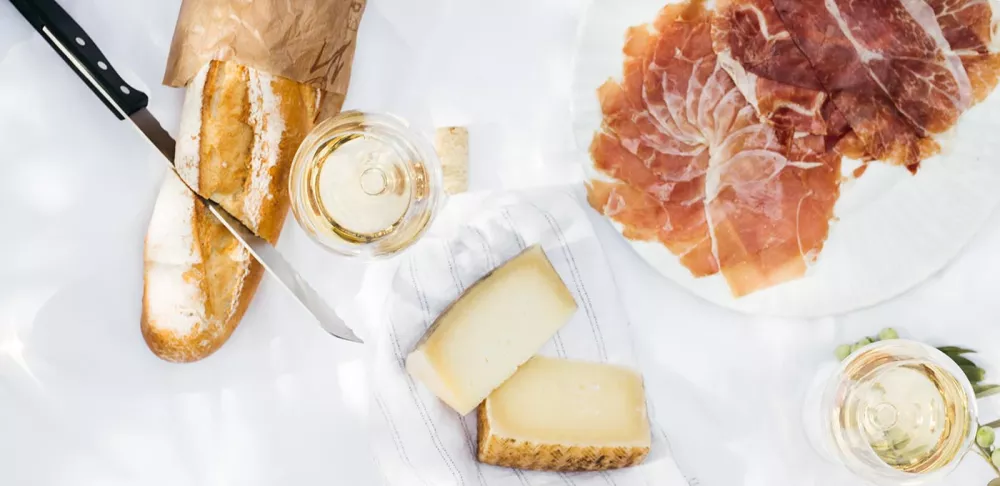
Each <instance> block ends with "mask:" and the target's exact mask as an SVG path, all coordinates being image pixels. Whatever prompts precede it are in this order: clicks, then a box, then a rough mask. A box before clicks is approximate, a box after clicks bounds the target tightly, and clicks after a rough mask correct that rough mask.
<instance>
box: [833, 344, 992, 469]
mask: <svg viewBox="0 0 1000 486" xmlns="http://www.w3.org/2000/svg"><path fill="white" fill-rule="evenodd" d="M820 400H821V401H820V414H819V420H820V428H821V431H820V439H821V440H822V441H823V442H824V444H822V446H823V447H824V449H826V450H828V451H829V452H831V453H832V454H834V455H835V456H836V457H837V458H838V459H839V460H840V462H843V464H844V465H845V466H847V468H848V469H850V470H851V471H852V472H854V473H855V474H856V475H858V476H860V477H862V478H864V479H866V480H869V481H871V482H874V483H876V484H882V485H913V484H920V483H923V482H925V481H928V480H931V479H935V478H940V477H941V476H944V475H945V474H947V473H948V472H950V471H951V470H952V469H953V468H954V467H955V466H956V465H957V464H958V462H959V461H960V460H961V458H962V457H963V456H964V455H965V453H966V452H968V451H969V450H970V447H971V445H972V442H973V440H974V439H975V435H976V415H977V411H976V401H975V393H974V392H973V390H972V385H971V384H970V383H969V381H968V379H967V378H966V377H965V374H964V373H962V370H961V368H960V367H959V366H958V365H957V364H956V363H955V362H954V361H952V360H951V358H949V357H948V356H946V355H945V354H944V353H942V352H941V351H938V350H937V349H935V348H933V347H931V346H928V345H926V344H922V343H919V342H916V341H909V340H903V339H893V340H887V341H880V342H877V343H874V344H871V345H868V346H866V347H864V348H862V349H860V350H858V351H856V352H854V353H853V354H851V355H850V356H848V357H847V358H846V359H845V360H844V361H843V363H841V365H840V367H839V368H838V369H837V371H836V372H835V373H834V375H833V376H832V377H831V378H830V381H829V382H828V383H827V385H826V387H825V388H824V390H823V394H822V397H821V398H820Z"/></svg>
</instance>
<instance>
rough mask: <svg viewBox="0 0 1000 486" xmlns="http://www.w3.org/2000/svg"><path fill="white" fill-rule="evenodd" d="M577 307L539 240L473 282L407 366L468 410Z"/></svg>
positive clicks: (455, 404) (442, 396) (448, 400)
mask: <svg viewBox="0 0 1000 486" xmlns="http://www.w3.org/2000/svg"><path fill="white" fill-rule="evenodd" d="M574 312H576V301H575V300H574V299H573V295H572V294H571V293H570V292H569V290H568V289H567V288H566V285H565V284H564V283H563V281H562V279H560V278H559V274H558V273H556V271H555V269H554V268H553V267H552V264H551V263H550V262H549V260H548V258H546V256H545V252H544V251H543V250H542V248H541V247H539V246H533V247H531V248H528V249H527V250H525V251H524V252H522V253H521V254H519V255H518V256H516V257H514V258H512V259H511V260H509V261H508V262H506V263H504V264H503V265H501V266H500V267H498V268H497V269H496V270H494V271H493V272H492V273H491V274H489V275H487V276H486V277H484V278H483V279H481V280H480V281H479V282H477V283H476V284H475V285H473V286H472V287H470V288H469V289H468V290H467V291H466V292H465V294H463V295H462V296H461V297H460V298H459V299H458V300H457V301H455V303H453V304H452V305H451V307H449V308H448V309H447V310H445V312H444V313H442V314H441V316H440V317H438V319H437V320H436V321H435V322H434V324H433V325H432V326H431V328H430V329H429V330H428V331H427V333H426V334H425V336H424V338H423V339H422V340H421V342H420V343H419V344H418V345H417V348H416V349H415V350H414V351H413V352H412V353H410V355H409V356H407V358H406V370H407V371H408V372H409V373H410V375H412V376H413V377H414V378H416V379H418V380H420V381H421V382H422V383H423V384H424V385H425V386H427V387H428V388H430V390H431V391H432V392H433V393H434V394H435V395H436V396H437V397H438V398H440V399H441V400H442V401H444V402H445V403H447V404H448V405H449V406H450V407H451V408H453V409H455V411H457V412H458V413H460V414H462V415H465V414H467V413H469V412H471V411H472V410H473V409H475V408H476V406H477V405H479V404H480V403H481V402H482V401H483V400H484V399H485V398H486V396H487V395H489V394H490V392H492V391H493V390H494V389H496V387H498V386H500V385H501V384H502V383H503V382H504V381H506V380H507V378H510V376H511V375H513V374H514V372H515V371H517V368H518V367H519V366H521V365H522V364H523V363H524V362H525V361H528V360H529V359H530V358H531V357H532V356H534V355H535V353H537V352H538V350H539V349H541V347H542V346H543V345H544V344H545V342H546V341H548V340H549V339H550V338H551V337H552V336H553V335H554V334H555V333H556V331H558V330H559V328H560V327H562V326H563V325H564V324H565V323H566V322H567V321H568V320H569V318H570V317H571V316H572V315H573V313H574Z"/></svg>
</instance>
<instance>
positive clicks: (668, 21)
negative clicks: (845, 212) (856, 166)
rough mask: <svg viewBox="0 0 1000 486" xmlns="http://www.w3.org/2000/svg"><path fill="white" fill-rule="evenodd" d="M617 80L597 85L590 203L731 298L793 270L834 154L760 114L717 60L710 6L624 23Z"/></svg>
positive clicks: (827, 188)
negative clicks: (713, 279)
mask: <svg viewBox="0 0 1000 486" xmlns="http://www.w3.org/2000/svg"><path fill="white" fill-rule="evenodd" d="M624 54H625V62H624V66H623V77H622V80H621V82H620V83H618V82H615V81H609V82H607V83H605V84H604V85H603V86H601V88H600V89H599V90H598V97H599V99H600V102H601V109H602V112H603V115H604V123H603V125H602V130H601V131H600V132H599V133H597V134H595V136H594V138H593V141H592V143H591V147H590V153H591V158H592V160H593V163H594V167H595V168H596V169H597V170H599V171H600V172H602V173H603V174H604V175H605V176H606V178H605V179H599V180H593V181H591V183H590V184H589V186H588V199H589V201H590V204H591V205H592V206H593V207H594V208H595V209H597V210H598V211H601V212H602V213H604V214H605V215H607V216H608V217H610V218H612V219H614V220H615V221H617V222H618V223H619V224H620V225H621V227H622V232H623V234H624V235H625V236H626V237H627V238H630V239H634V240H642V241H654V242H659V243H661V244H663V245H664V247H666V249H668V250H669V251H670V252H672V253H673V254H675V255H677V256H678V257H679V259H680V261H681V263H682V264H683V265H684V266H686V267H687V268H688V269H689V270H690V271H691V273H692V274H693V275H694V276H697V277H701V276H707V275H712V274H716V273H721V274H722V275H723V276H724V277H725V279H726V281H727V283H728V284H729V287H730V289H731V290H732V292H733V294H734V295H736V296H741V295H746V294H748V293H751V292H754V291H757V290H760V289H763V288H766V287H769V286H772V285H776V284H779V283H781V282H784V281H787V280H790V279H794V278H798V277H801V276H802V275H803V274H804V273H805V271H806V269H807V267H808V265H809V264H810V263H811V262H812V261H813V260H814V259H815V258H816V256H817V255H818V253H819V251H820V250H821V249H822V246H823V243H824V242H825V240H826V236H827V232H828V229H829V221H830V219H831V217H832V214H833V205H834V202H835V201H836V199H837V196H838V183H839V164H840V156H839V155H837V154H836V153H835V152H831V151H827V150H826V147H825V140H824V138H823V137H822V136H819V135H809V134H799V135H796V134H794V132H793V130H786V129H781V128H779V127H776V126H774V125H772V124H770V123H767V122H765V121H763V120H761V118H760V117H758V115H757V112H756V110H755V108H754V106H753V105H751V104H750V103H748V102H747V100H746V98H744V96H743V95H742V94H741V93H740V90H739V89H737V86H736V84H735V83H734V82H733V80H732V78H731V77H730V76H729V74H728V73H727V72H726V71H725V70H724V69H723V68H722V67H721V66H720V64H719V62H718V59H717V57H716V54H715V52H714V51H713V48H712V37H711V13H710V12H709V11H706V10H705V9H704V8H703V7H702V6H701V4H700V3H685V4H678V5H669V6H667V7H665V8H664V9H663V10H662V11H661V12H660V14H659V16H658V17H657V19H656V21H655V22H654V23H653V24H652V25H651V26H639V27H634V28H632V29H630V30H629V32H628V35H627V40H626V44H625V48H624Z"/></svg>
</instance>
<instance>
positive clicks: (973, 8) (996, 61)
mask: <svg viewBox="0 0 1000 486" xmlns="http://www.w3.org/2000/svg"><path fill="white" fill-rule="evenodd" d="M927 4H928V5H930V7H931V8H932V9H933V10H934V15H935V16H936V17H937V22H938V25H940V26H941V31H942V33H943V34H944V38H945V39H946V40H947V41H948V44H949V45H950V46H951V48H952V50H953V51H954V52H955V53H956V54H958V56H959V58H960V59H961V60H962V65H963V66H964V67H965V71H966V73H967V74H968V75H969V81H970V83H971V85H972V94H973V99H974V101H976V102H980V101H982V100H983V99H985V98H986V96H987V95H989V94H990V92H992V91H993V89H994V88H996V85H997V79H998V77H1000V54H997V53H996V49H995V47H994V43H995V37H994V36H995V32H996V28H997V25H996V22H995V21H994V16H995V13H994V12H993V8H992V6H991V5H990V2H989V1H988V0H927Z"/></svg>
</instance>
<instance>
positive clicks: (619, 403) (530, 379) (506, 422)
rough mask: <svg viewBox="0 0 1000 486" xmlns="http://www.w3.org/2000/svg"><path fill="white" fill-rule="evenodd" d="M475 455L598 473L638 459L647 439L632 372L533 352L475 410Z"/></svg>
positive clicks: (642, 400) (641, 395)
mask: <svg viewBox="0 0 1000 486" xmlns="http://www.w3.org/2000/svg"><path fill="white" fill-rule="evenodd" d="M478 428H479V440H478V454H477V455H478V459H479V460H480V461H481V462H485V463H487V464H493V465H495V466H506V467H516V468H519V469H537V470H546V471H599V470H605V469H616V468H620V467H627V466H632V465H635V464H638V463H640V462H642V460H643V459H645V458H646V455H647V454H649V447H650V443H651V439H650V428H649V419H648V418H647V416H646V396H645V391H644V389H643V386H642V376H641V375H639V373H637V372H635V371H633V370H631V369H628V368H625V367H622V366H615V365H609V364H603V363H592V362H586V361H575V360H567V359H557V358H547V357H542V356H537V357H535V358H532V359H531V360H530V361H528V362H527V363H525V364H524V365H523V366H521V368H520V369H518V371H517V373H515V374H514V376H512V377H511V378H510V379H509V380H507V381H506V382H505V383H504V384H503V385H502V386H500V388H497V389H496V390H495V391H494V392H493V393H491V394H490V396H489V397H488V398H487V399H486V401H485V402H483V404H482V405H481V406H480V407H479V421H478Z"/></svg>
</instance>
